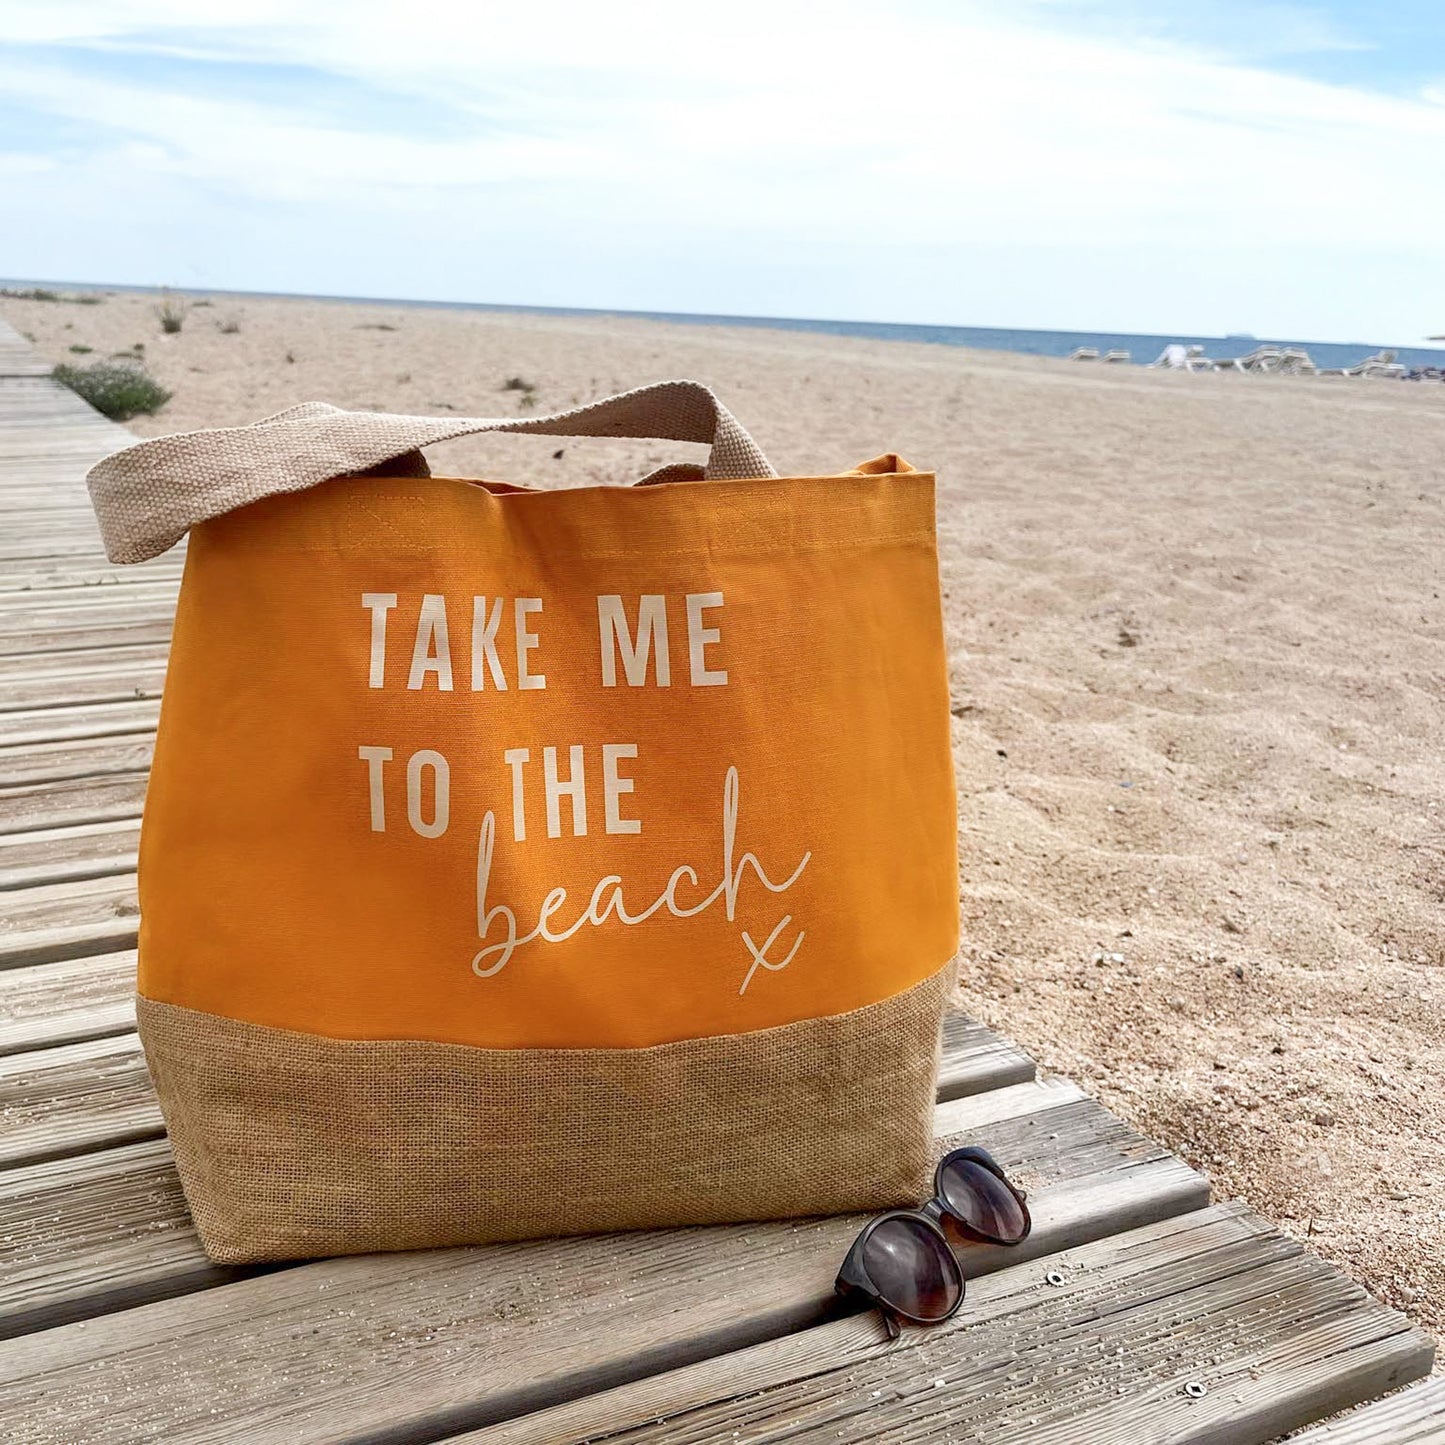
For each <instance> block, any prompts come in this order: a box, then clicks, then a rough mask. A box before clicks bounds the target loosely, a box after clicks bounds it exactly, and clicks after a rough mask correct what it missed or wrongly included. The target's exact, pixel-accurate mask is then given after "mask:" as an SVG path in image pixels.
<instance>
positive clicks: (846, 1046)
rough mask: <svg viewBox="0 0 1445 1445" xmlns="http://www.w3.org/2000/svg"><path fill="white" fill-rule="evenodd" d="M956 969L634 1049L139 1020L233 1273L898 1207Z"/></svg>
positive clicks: (144, 1010) (910, 1179)
mask: <svg viewBox="0 0 1445 1445" xmlns="http://www.w3.org/2000/svg"><path fill="white" fill-rule="evenodd" d="M952 979H953V967H952V965H950V966H949V967H947V968H945V969H943V970H942V971H941V972H940V973H938V974H936V975H934V976H933V977H932V978H930V979H927V980H925V981H924V982H923V983H921V984H918V985H917V986H915V987H914V988H911V989H909V990H908V991H907V992H905V993H902V994H899V995H897V996H896V997H894V998H891V999H886V1000H884V1001H883V1002H882V1003H877V1004H871V1005H869V1006H868V1007H866V1008H861V1009H857V1010H855V1011H853V1012H851V1013H846V1014H840V1015H837V1016H834V1017H832V1018H819V1019H809V1020H806V1021H805V1022H802V1023H796V1024H788V1025H786V1026H784V1027H781V1028H773V1029H763V1030H760V1031H758V1032H755V1033H751V1034H736V1035H731V1036H728V1037H721V1038H703V1039H690V1040H686V1041H684V1042H681V1043H671V1044H662V1045H659V1046H656V1047H653V1048H646V1049H531V1050H508V1049H478V1048H468V1047H465V1046H463V1045H457V1044H437V1043H425V1042H417V1041H412V1040H390V1041H356V1040H345V1039H330V1038H323V1037H320V1036H318V1035H315V1034H303V1033H292V1032H289V1031H287V1030H283V1029H271V1028H261V1027H258V1026H257V1025H254V1024H247V1023H240V1022H237V1021H236V1020H233V1019H227V1018H220V1017H217V1016H216V1015H213V1014H205V1013H197V1012H195V1011H194V1010H191V1009H185V1008H178V1007H176V1006H174V1005H171V1004H164V1003H157V1002H155V1001H153V1000H151V999H147V998H144V997H139V998H137V1000H136V1013H137V1018H138V1021H139V1026H140V1032H141V1038H142V1040H143V1041H144V1043H145V1050H146V1058H147V1061H148V1062H149V1065H150V1070H151V1075H152V1077H153V1078H154V1080H155V1085H156V1091H157V1093H158V1094H159V1096H160V1101H161V1107H162V1109H163V1111H164V1113H165V1117H166V1123H167V1126H168V1127H169V1130H170V1137H171V1144H172V1146H173V1148H174V1150H175V1155H176V1163H177V1165H178V1167H179V1169H180V1175H181V1182H182V1184H183V1186H184V1188H185V1192H186V1198H187V1201H188V1202H189V1204H190V1207H191V1213H192V1215H193V1216H194V1218H195V1222H196V1227H197V1229H198V1230H199V1231H200V1235H201V1241H202V1243H203V1244H204V1245H205V1248H206V1252H207V1253H208V1254H209V1255H210V1256H211V1258H212V1259H214V1260H216V1261H218V1262H220V1263H225V1264H241V1263H250V1262H255V1261H261V1260H277V1259H295V1258H306V1257H310V1256H318V1255H333V1254H360V1253H368V1252H371V1251H374V1250H394V1249H421V1248H430V1247H434V1246H441V1245H458V1244H474V1243H482V1242H485V1241H494V1240H509V1239H525V1238H532V1237H538V1236H545V1235H561V1234H576V1233H581V1232H586V1233H600V1232H604V1231H609V1230H620V1229H640V1228H649V1227H657V1226H664V1225H683V1224H720V1223H726V1222H729V1221H736V1220H748V1219H775V1218H786V1217H790V1216H797V1215H805V1214H828V1213H844V1212H850V1211H854V1210H872V1209H884V1208H890V1207H893V1206H897V1205H903V1204H916V1203H917V1202H918V1200H919V1199H920V1198H922V1196H923V1194H924V1193H926V1185H927V1182H928V1177H929V1170H930V1168H931V1164H932V1138H933V1105H934V1088H935V1083H936V1077H937V1069H938V1025H939V1018H940V1016H941V1013H942V1010H943V1003H944V998H945V996H946V994H947V991H948V989H949V987H950V986H951V983H952Z"/></svg>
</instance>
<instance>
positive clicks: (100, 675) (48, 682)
mask: <svg viewBox="0 0 1445 1445" xmlns="http://www.w3.org/2000/svg"><path fill="white" fill-rule="evenodd" d="M167 651H168V649H167V647H166V645H165V644H164V643H152V644H150V645H148V646H143V647H126V648H119V649H115V648H91V649H85V648H81V649H78V650H77V651H75V652H62V653H32V654H30V655H28V656H19V657H15V656H11V657H0V714H4V713H7V712H10V711H25V710H28V709H31V708H38V707H65V706H83V705H86V704H91V703H97V702H128V701H135V700H137V699H140V698H149V697H159V696H160V691H161V686H162V684H163V683H164V682H165V676H166V654H167Z"/></svg>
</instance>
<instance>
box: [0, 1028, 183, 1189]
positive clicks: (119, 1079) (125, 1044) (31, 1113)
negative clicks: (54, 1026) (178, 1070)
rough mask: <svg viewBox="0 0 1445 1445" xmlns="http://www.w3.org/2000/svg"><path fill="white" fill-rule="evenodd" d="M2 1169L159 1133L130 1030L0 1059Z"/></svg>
mask: <svg viewBox="0 0 1445 1445" xmlns="http://www.w3.org/2000/svg"><path fill="white" fill-rule="evenodd" d="M0 1118H3V1119H4V1120H5V1132H4V1134H3V1135H0V1168H8V1167H11V1166H14V1165H17V1164H23V1163H31V1164H34V1163H40V1162H42V1161H44V1160H46V1159H63V1158H66V1157H67V1156H69V1155H72V1154H79V1153H83V1152H85V1151H86V1150H90V1149H98V1148H101V1147H103V1146H106V1145H116V1144H129V1143H132V1142H133V1141H135V1140H137V1139H153V1138H155V1137H156V1136H157V1135H159V1134H162V1133H163V1132H164V1130H165V1125H164V1124H163V1122H162V1120H161V1111H160V1106H159V1105H158V1104H157V1103H156V1099H155V1093H154V1091H153V1090H152V1088H151V1083H150V1076H149V1075H148V1074H147V1073H146V1066H145V1057H144V1055H143V1054H142V1053H141V1046H140V1040H139V1039H138V1038H137V1037H136V1036H135V1035H134V1034H120V1035H118V1036H117V1037H115V1038H99V1039H88V1040H85V1041H84V1042H82V1043H78V1044H62V1045H60V1046H58V1047H56V1048H47V1049H35V1050H32V1051H30V1052H28V1053H23V1054H10V1055H8V1056H6V1057H3V1058H0Z"/></svg>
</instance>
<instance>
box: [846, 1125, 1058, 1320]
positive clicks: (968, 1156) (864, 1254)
mask: <svg viewBox="0 0 1445 1445" xmlns="http://www.w3.org/2000/svg"><path fill="white" fill-rule="evenodd" d="M1026 1201H1027V1196H1026V1195H1025V1194H1024V1192H1023V1190H1022V1189H1019V1188H1016V1187H1015V1186H1014V1185H1013V1184H1012V1183H1010V1182H1009V1179H1008V1176H1007V1175H1005V1174H1004V1172H1003V1169H1002V1168H1001V1167H1000V1165H999V1164H998V1162H997V1160H995V1159H994V1157H993V1155H991V1154H990V1153H989V1152H988V1150H986V1149H977V1148H965V1149H954V1150H953V1151H952V1152H950V1153H948V1154H945V1155H944V1156H943V1158H942V1159H940V1160H939V1163H938V1168H937V1169H936V1170H935V1171H934V1175H933V1198H932V1199H930V1200H929V1201H928V1202H927V1203H926V1204H924V1205H922V1206H921V1207H920V1208H918V1209H894V1210H890V1211H889V1212H888V1213H887V1214H880V1215H879V1216H878V1218H877V1219H875V1220H872V1221H871V1222H870V1223H869V1224H868V1225H867V1226H866V1227H865V1228H864V1230H863V1232H862V1233H861V1234H860V1235H859V1236H858V1238H857V1239H855V1240H854V1241H853V1247H852V1248H851V1249H850V1250H849V1251H848V1257H847V1258H846V1259H845V1260H844V1261H843V1268H842V1269H840V1270H839V1271H838V1279H837V1282H836V1285H835V1288H836V1289H837V1291H838V1293H839V1294H840V1295H844V1296H847V1295H851V1294H861V1295H863V1296H865V1297H866V1298H867V1299H868V1300H869V1301H870V1303H871V1304H872V1306H873V1307H874V1308H876V1309H877V1310H879V1311H880V1312H881V1313H882V1315H883V1322H884V1324H885V1325H887V1327H888V1335H889V1338H890V1339H895V1340H896V1339H897V1338H898V1335H899V1325H898V1321H899V1320H900V1319H902V1320H908V1321H909V1322H910V1323H911V1324H915V1325H937V1324H942V1323H943V1321H944V1320H946V1319H950V1318H952V1316H953V1315H954V1314H956V1313H957V1311H958V1307H959V1306H960V1305H961V1304H962V1303H963V1287H964V1286H963V1270H962V1269H961V1268H960V1266H959V1263H958V1260H957V1258H956V1257H955V1256H954V1253H953V1249H952V1247H951V1245H950V1242H949V1236H950V1234H952V1235H954V1236H956V1237H957V1238H958V1239H959V1241H960V1242H964V1241H973V1242H975V1243H980V1244H1019V1243H1021V1242H1022V1241H1023V1240H1025V1239H1027V1238H1028V1236H1029V1231H1030V1230H1031V1229H1032V1228H1033V1220H1032V1219H1030V1218H1029V1210H1028V1204H1027V1202H1026Z"/></svg>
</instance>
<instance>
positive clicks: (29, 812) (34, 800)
mask: <svg viewBox="0 0 1445 1445" xmlns="http://www.w3.org/2000/svg"><path fill="white" fill-rule="evenodd" d="M148 771H149V770H148V769H145V768H141V769H137V770H136V771H135V772H133V773H125V774H120V775H118V776H115V777H106V778H74V779H71V780H70V781H69V782H65V783H36V784H31V785H29V786H26V787H18V788H4V787H0V833H28V832H35V831H37V830H41V829H47V828H70V827H78V826H80V825H82V824H85V823H104V822H112V821H115V820H117V819H121V818H139V817H140V814H141V806H142V804H143V803H144V802H145V794H146V775H147V772H148Z"/></svg>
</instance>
